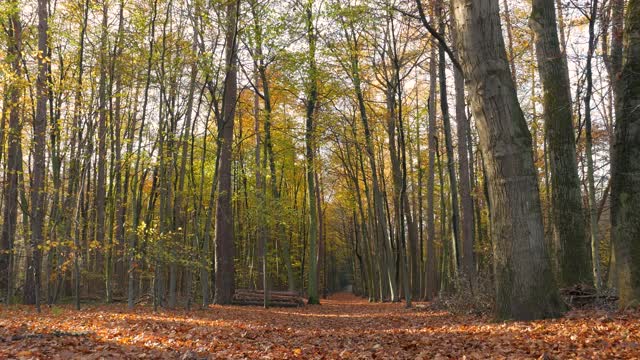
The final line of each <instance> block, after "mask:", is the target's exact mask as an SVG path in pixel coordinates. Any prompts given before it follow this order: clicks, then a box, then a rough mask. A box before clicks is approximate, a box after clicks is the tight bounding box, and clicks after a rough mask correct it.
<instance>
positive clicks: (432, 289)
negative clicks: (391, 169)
mask: <svg viewBox="0 0 640 360" xmlns="http://www.w3.org/2000/svg"><path fill="white" fill-rule="evenodd" d="M430 57H431V59H430V61H429V103H428V107H429V109H428V110H429V114H428V115H429V121H428V122H429V124H428V129H427V135H428V139H429V141H428V147H429V164H428V173H427V225H426V226H427V266H426V269H425V271H426V276H425V279H426V287H425V289H426V294H425V295H426V299H427V300H431V299H432V298H434V297H435V296H436V295H437V293H438V280H437V277H438V266H437V262H436V259H437V258H436V252H435V251H436V248H435V242H436V228H435V226H436V225H435V203H434V196H435V179H436V178H435V168H436V151H438V149H437V145H436V139H437V137H438V135H437V133H436V77H437V75H436V74H437V71H438V70H437V63H436V48H435V46H432V47H431V56H430Z"/></svg>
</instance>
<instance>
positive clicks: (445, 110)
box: [436, 1, 462, 276]
mask: <svg viewBox="0 0 640 360" xmlns="http://www.w3.org/2000/svg"><path fill="white" fill-rule="evenodd" d="M443 6H444V5H443V4H442V1H439V2H438V4H436V16H437V17H438V18H439V19H440V34H441V35H442V36H444V29H445V19H444V15H443V9H442V7H443ZM445 70H446V60H445V54H444V48H443V47H442V46H440V48H439V51H438V79H439V83H440V111H441V112H442V126H443V131H444V143H445V149H446V152H447V172H448V173H449V192H450V194H451V225H452V227H453V232H452V234H453V239H452V240H453V241H452V247H451V251H452V257H453V269H452V270H453V271H452V272H453V275H454V276H458V275H459V268H460V266H461V262H460V260H461V255H462V251H461V247H462V239H461V238H460V207H459V205H458V179H457V177H456V167H455V159H454V156H453V139H452V136H451V120H450V116H449V100H448V99H447V76H446V73H445Z"/></svg>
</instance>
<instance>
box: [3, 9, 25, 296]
mask: <svg viewBox="0 0 640 360" xmlns="http://www.w3.org/2000/svg"><path fill="white" fill-rule="evenodd" d="M13 5H16V6H15V7H12V8H13V12H12V13H11V14H9V27H8V30H9V34H8V35H9V36H8V45H9V48H8V59H7V60H8V61H9V62H10V66H11V70H12V71H13V78H14V79H15V80H13V81H11V82H10V83H9V87H8V89H7V95H8V96H7V98H6V99H7V100H8V101H9V103H8V104H6V106H7V107H8V109H9V110H8V112H9V128H8V129H7V132H8V134H7V142H8V145H7V149H8V155H7V170H6V175H5V179H4V182H5V185H4V199H3V200H4V209H3V222H2V234H1V236H2V238H1V242H0V294H1V293H2V292H3V291H5V290H6V293H5V295H6V297H5V302H6V303H7V304H9V303H10V302H11V294H12V290H13V281H12V280H13V276H12V271H11V269H12V268H11V259H12V254H13V248H14V244H15V236H16V226H17V221H18V189H19V183H18V179H19V171H20V169H21V168H22V167H21V166H20V165H21V163H22V154H21V151H20V147H21V146H22V145H21V133H22V122H21V121H20V111H21V109H20V97H21V93H22V90H21V87H20V84H19V80H22V23H21V21H20V11H19V10H18V9H19V8H18V6H17V1H16V3H15V4H13ZM0 146H4V144H0Z"/></svg>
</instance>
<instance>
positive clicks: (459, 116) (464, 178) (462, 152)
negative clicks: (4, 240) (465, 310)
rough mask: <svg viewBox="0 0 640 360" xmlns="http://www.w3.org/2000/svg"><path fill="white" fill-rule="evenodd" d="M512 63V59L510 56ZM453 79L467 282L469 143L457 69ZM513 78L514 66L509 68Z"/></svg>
mask: <svg viewBox="0 0 640 360" xmlns="http://www.w3.org/2000/svg"><path fill="white" fill-rule="evenodd" d="M451 38H452V39H453V41H454V42H457V39H458V33H457V31H456V27H455V26H452V27H451ZM511 60H512V61H511V63H512V64H513V59H511ZM453 71H454V73H453V81H454V87H455V90H456V135H457V140H458V164H459V165H458V166H459V168H460V183H459V184H460V208H461V217H460V225H461V229H460V233H461V235H460V237H461V239H460V240H461V241H460V243H461V249H462V252H461V254H460V255H461V263H462V272H463V273H464V276H465V277H467V278H468V280H469V281H470V283H471V284H473V283H474V279H475V261H474V254H473V241H474V232H473V224H474V216H473V199H472V197H471V176H470V175H469V146H470V145H468V141H469V140H468V137H469V134H468V132H469V131H468V129H469V119H468V118H467V112H466V102H465V96H464V77H463V75H462V72H461V71H460V70H459V69H457V68H456V69H454V70H453ZM512 75H513V77H514V78H515V69H512Z"/></svg>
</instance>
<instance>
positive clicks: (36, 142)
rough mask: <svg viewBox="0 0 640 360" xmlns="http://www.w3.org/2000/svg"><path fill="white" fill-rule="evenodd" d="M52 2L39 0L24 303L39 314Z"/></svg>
mask: <svg viewBox="0 0 640 360" xmlns="http://www.w3.org/2000/svg"><path fill="white" fill-rule="evenodd" d="M48 33H49V1H48V0H38V53H39V54H40V56H38V76H37V78H36V116H35V118H34V120H33V142H32V146H33V173H32V175H31V242H30V243H29V251H28V252H29V254H28V257H27V278H26V282H25V293H24V302H25V303H26V304H35V305H36V309H37V310H38V312H40V284H41V280H40V278H41V253H42V250H41V249H40V246H41V244H42V243H43V240H44V216H45V181H46V178H45V176H46V170H47V167H46V151H47V144H46V133H47V101H48V99H49V93H48V86H47V60H46V58H45V54H48V47H49V45H48Z"/></svg>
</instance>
